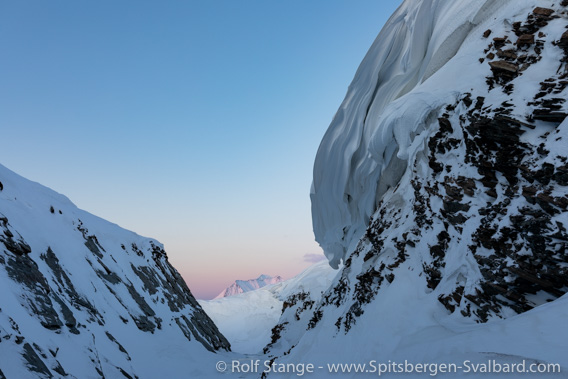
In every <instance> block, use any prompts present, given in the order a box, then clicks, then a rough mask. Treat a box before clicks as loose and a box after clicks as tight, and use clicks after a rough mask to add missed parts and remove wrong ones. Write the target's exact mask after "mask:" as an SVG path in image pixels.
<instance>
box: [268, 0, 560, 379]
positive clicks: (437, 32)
mask: <svg viewBox="0 0 568 379" xmlns="http://www.w3.org/2000/svg"><path fill="white" fill-rule="evenodd" d="M567 6H568V1H548V0H539V1H534V0H518V1H507V0H484V1H465V0H456V1H446V0H406V1H404V2H403V4H402V5H401V6H400V7H399V9H398V10H397V11H396V12H395V13H394V14H393V16H392V17H391V18H390V19H389V21H388V22H387V24H386V25H385V27H384V28H383V30H382V31H381V32H380V34H379V36H378V37H377V39H376V40H375V42H374V43H373V45H372V46H371V48H370V50H369V52H368V54H367V55H366V57H365V59H364V60H363V62H362V63H361V66H360V67H359V69H358V71H357V73H356V75H355V78H354V80H353V82H352V84H351V85H350V87H349V90H348V92H347V95H346V97H345V100H344V101H343V103H342V105H341V107H340V109H339V110H338V112H337V114H336V115H335V117H334V119H333V121H332V123H331V125H330V127H329V129H328V131H327V132H326V134H325V136H324V137H323V140H322V142H321V145H320V147H319V150H318V153H317V157H316V160H315V165H314V180H313V186H312V191H311V198H312V214H313V226H314V232H315V235H316V239H317V241H318V242H319V243H320V244H321V246H322V247H323V249H324V252H325V254H326V256H327V257H328V259H329V261H330V263H331V265H332V266H334V267H336V266H337V265H338V264H339V263H340V262H344V266H343V268H342V269H341V272H340V274H338V275H337V277H336V278H335V280H334V282H333V284H332V285H331V287H330V288H329V290H328V291H326V293H325V294H324V295H323V297H322V299H321V301H319V302H317V303H316V304H312V303H311V302H310V301H307V302H306V301H303V300H302V299H299V300H298V301H297V302H296V303H294V304H291V305H290V306H289V307H286V309H285V310H284V314H283V315H282V317H281V320H280V322H279V325H280V326H279V327H277V329H279V333H275V334H274V342H273V343H272V344H271V346H268V347H267V351H268V354H269V357H270V358H271V359H274V362H280V363H293V362H296V363H297V362H310V363H314V364H315V365H316V366H317V365H318V364H322V365H325V364H326V363H330V361H333V358H331V357H337V356H341V361H343V362H349V361H351V362H364V361H367V362H368V361H369V360H371V359H375V360H382V361H387V360H389V359H391V360H393V359H397V360H402V361H404V359H409V360H412V361H414V362H449V361H451V360H456V362H461V361H463V359H464V358H468V359H470V360H472V361H476V362H482V361H486V360H487V359H489V358H493V359H501V360H502V361H504V362H505V361H506V362H509V363H511V362H516V363H518V362H520V361H522V360H523V359H528V360H532V361H533V362H534V361H535V360H536V361H542V362H553V363H559V364H561V365H562V366H563V367H564V371H565V370H566V369H567V368H568V358H567V357H566V356H565V355H562V354H559V351H567V350H568V342H566V341H568V329H566V328H564V327H563V326H562V325H563V323H562V321H560V320H562V319H563V317H566V315H567V314H568V299H567V298H566V296H564V294H565V293H566V292H567V291H568V275H567V274H568V254H567V253H566V247H567V244H568V233H567V227H568V213H567V211H566V210H567V207H568V187H567V186H568V165H567V164H568V120H567V119H566V115H567V114H568V107H567V104H566V98H567V97H568V90H567V86H568V31H567V26H568V11H567ZM304 308H309V309H310V311H309V312H301V313H300V314H299V315H298V317H297V318H296V317H295V316H294V314H295V313H296V312H297V311H298V310H299V309H304ZM294 318H295V319H296V320H294ZM330 346H332V348H330ZM332 352H333V353H332ZM331 363H333V362H331ZM527 364H528V363H527ZM455 376H457V375H452V377H455ZM470 377H471V376H470ZM485 377H487V376H485Z"/></svg>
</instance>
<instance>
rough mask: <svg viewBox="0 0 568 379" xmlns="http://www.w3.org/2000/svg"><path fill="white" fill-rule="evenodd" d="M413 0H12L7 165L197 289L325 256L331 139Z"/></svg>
mask: <svg viewBox="0 0 568 379" xmlns="http://www.w3.org/2000/svg"><path fill="white" fill-rule="evenodd" d="M400 2H401V0H357V1H347V0H310V1H306V0H286V1H267V0H207V1H205V0H199V1H197V0H184V1H182V0H171V1H166V2H164V1H160V2H158V1H147V0H142V1H126V0H125V1H115V0H112V1H111V0H98V1H71V0H53V1H45V0H18V1H16V0H7V1H2V2H1V3H0V52H1V55H2V59H0V130H1V133H2V134H1V136H0V163H1V164H3V165H4V166H6V167H8V168H9V169H11V170H13V171H15V172H16V173H18V174H20V175H22V176H24V177H26V178H28V179H31V180H34V181H37V182H40V183H41V184H43V185H46V186H48V187H50V188H52V189H54V190H56V191H57V192H60V193H63V194H64V195H66V196H67V197H69V198H70V199H71V200H72V201H73V202H74V203H75V204H76V205H77V206H78V207H80V208H82V209H85V210H87V211H89V212H91V213H93V214H95V215H97V216H100V217H103V218H105V219H107V220H109V221H112V222H114V223H117V224H118V225H120V226H122V227H124V228H127V229H130V230H133V231H135V232H136V233H138V234H141V235H144V236H148V237H152V238H156V239H157V240H159V241H160V242H161V243H163V244H164V246H165V249H166V251H167V253H168V256H169V258H170V261H171V262H172V264H173V265H174V266H175V267H176V268H177V269H178V271H179V272H180V273H181V274H182V276H183V277H184V279H185V280H186V282H187V283H188V285H189V287H190V289H191V290H192V292H193V293H194V295H196V297H197V298H202V299H208V298H212V297H214V296H216V295H217V294H218V293H220V292H221V291H222V290H223V289H224V288H225V287H227V286H228V285H230V284H231V283H232V282H233V281H234V280H236V279H250V278H256V277H258V276H259V275H260V274H268V275H281V276H283V277H284V278H290V277H292V276H294V275H296V274H298V273H299V272H301V271H302V270H303V269H304V268H306V267H307V266H308V265H310V264H311V262H313V261H316V260H318V259H320V258H321V257H322V255H321V254H322V252H321V249H320V248H319V246H318V244H317V243H316V242H315V241H314V236H313V232H312V225H311V214H310V200H309V190H310V185H311V178H312V168H313V162H314V158H315V154H316V152H317V148H318V146H319V143H320V141H321V138H322V137H323V135H324V133H325V130H326V129H327V126H328V125H329V123H330V122H331V120H332V118H333V116H334V114H335V112H336V110H337V109H338V107H339V105H340V104H341V101H342V100H343V97H344V96H345V93H346V91H347V87H348V86H349V83H350V82H351V80H352V79H353V76H354V75H355V71H356V70H357V67H358V65H359V63H360V62H361V60H362V59H363V57H364V55H365V54H366V52H367V50H368V49H369V47H370V46H371V43H372V42H373V40H374V39H375V37H376V36H377V34H378V33H379V31H380V29H381V27H382V25H383V24H384V23H385V22H386V20H387V19H388V17H389V16H390V15H391V14H392V13H393V12H394V10H395V9H396V7H397V6H398V5H399V4H400Z"/></svg>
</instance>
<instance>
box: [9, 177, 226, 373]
mask: <svg viewBox="0 0 568 379" xmlns="http://www.w3.org/2000/svg"><path fill="white" fill-rule="evenodd" d="M0 287H1V288H2V303H1V304H0V341H1V343H0V377H1V378H4V377H7V378H36V377H64V376H69V377H77V378H84V377H140V378H151V377H158V376H160V375H166V376H169V377H176V376H178V377H179V375H180V373H181V372H184V371H185V372H192V371H193V372H194V373H196V374H198V373H199V370H200V369H198V367H199V366H197V364H196V362H199V364H202V363H203V362H204V361H205V362H207V361H211V362H212V364H213V363H214V362H215V361H216V358H215V354H213V352H215V351H218V350H222V351H225V350H228V349H229V343H228V342H227V341H226V339H225V338H224V337H223V336H222V335H221V334H220V333H219V331H218V330H217V328H216V326H215V325H214V324H213V322H212V321H211V320H210V319H209V317H207V315H206V314H205V313H204V312H203V310H202V309H201V307H200V305H199V304H198V303H197V301H196V300H195V299H194V297H193V296H192V295H191V292H190V291H189V289H188V288H187V286H186V285H185V282H184V281H183V279H182V278H181V276H180V275H179V274H178V272H177V271H176V270H175V269H174V268H173V267H172V266H171V265H170V264H169V263H168V260H167V256H166V253H165V251H164V250H163V248H162V245H161V244H160V243H159V242H157V241H155V240H153V239H149V238H145V237H141V236H139V235H137V234H135V233H132V232H130V231H127V230H124V229H122V228H120V227H118V226H117V225H115V224H112V223H109V222H107V221H105V220H103V219H100V218H98V217H96V216H93V215H91V214H89V213H87V212H85V211H82V210H80V209H78V208H77V207H75V205H73V204H72V203H71V202H70V201H69V199H67V198H66V197H64V196H62V195H60V194H57V193H55V192H54V191H52V190H50V189H48V188H46V187H43V186H41V185H39V184H37V183H34V182H30V181H28V180H26V179H24V178H22V177H20V176H18V175H16V174H15V173H13V172H11V171H10V170H8V169H6V168H5V167H3V166H0ZM156 361H159V362H160V365H156V364H155V362H156ZM211 367H212V366H211Z"/></svg>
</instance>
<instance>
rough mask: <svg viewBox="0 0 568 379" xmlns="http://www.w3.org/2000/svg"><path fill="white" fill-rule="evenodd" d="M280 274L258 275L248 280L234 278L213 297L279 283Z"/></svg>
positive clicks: (231, 294) (232, 294)
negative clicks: (234, 279)
mask: <svg viewBox="0 0 568 379" xmlns="http://www.w3.org/2000/svg"><path fill="white" fill-rule="evenodd" d="M282 280H283V279H282V277H281V276H279V275H278V276H270V275H264V274H263V275H260V276H259V277H258V278H256V279H249V280H236V281H235V282H234V283H233V284H231V285H230V286H229V287H227V288H225V289H224V290H223V291H221V293H220V294H219V295H217V296H216V297H215V299H219V298H221V297H227V296H234V295H237V294H239V293H244V292H249V291H254V290H257V289H259V288H262V287H264V286H268V285H270V284H276V283H280V282H281V281H282Z"/></svg>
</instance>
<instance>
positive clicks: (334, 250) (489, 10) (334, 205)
mask: <svg viewBox="0 0 568 379" xmlns="http://www.w3.org/2000/svg"><path fill="white" fill-rule="evenodd" d="M505 3H507V1H504V0H488V1H473V2H472V1H467V0H459V1H446V0H423V1H414V0H407V1H405V2H404V3H403V4H402V5H401V6H400V7H399V9H398V10H397V11H396V12H395V13H394V14H393V16H391V18H390V19H389V21H388V22H387V23H386V25H385V26H384V28H383V30H382V31H381V33H380V34H379V36H378V37H377V39H376V40H375V42H374V44H373V45H372V46H371V48H370V50H369V52H368V53H367V55H366V57H365V59H364V60H363V62H362V63H361V66H360V67H359V69H358V71H357V73H356V75H355V78H354V79H353V82H352V83H351V85H350V86H349V90H348V92H347V95H346V97H345V100H344V101H343V103H342V104H341V106H340V108H339V110H338V111H337V114H336V115H335V117H334V119H333V121H332V123H331V125H330V126H329V129H328V130H327V132H326V134H325V136H324V137H323V140H322V142H321V144H320V147H319V150H318V153H317V156H316V160H315V165H314V180H313V185H312V191H311V199H312V218H313V227H314V233H315V236H316V240H317V241H318V242H319V243H320V245H321V246H322V248H323V250H324V252H325V254H326V256H327V258H328V259H329V261H330V264H331V265H332V266H333V267H337V265H338V263H339V261H340V260H341V259H343V258H345V252H346V251H347V250H348V248H349V247H351V248H353V247H354V244H356V243H357V241H358V240H359V238H360V237H361V235H362V234H363V232H364V230H365V229H366V227H367V225H368V223H369V220H370V217H371V215H372V214H373V213H374V211H375V209H376V204H377V202H378V201H379V200H380V197H381V195H382V194H383V193H384V192H385V190H386V189H387V188H390V187H393V186H395V185H396V184H397V181H398V179H399V178H400V177H401V176H402V174H403V173H404V171H405V170H406V166H407V162H408V156H407V155H408V148H409V147H410V146H411V145H412V143H413V139H414V136H415V135H416V133H417V131H418V130H419V129H420V128H421V127H423V126H424V123H425V119H424V116H428V114H432V115H434V117H435V113H436V112H435V110H436V107H437V106H439V105H440V104H441V103H442V99H440V98H438V97H440V96H441V97H442V98H443V99H447V97H448V96H451V94H449V93H447V92H448V91H447V90H446V91H445V92H446V93H443V92H444V91H440V92H438V93H436V94H432V93H427V92H423V93H422V94H418V93H414V94H413V95H412V99H411V100H410V101H406V100H403V101H402V102H398V103H393V102H394V101H395V100H396V99H399V98H401V97H403V96H404V95H405V94H407V93H409V92H410V91H411V90H412V89H414V88H415V87H417V86H418V85H419V84H421V83H422V82H424V81H425V80H426V79H428V78H429V77H430V76H431V75H433V74H434V73H435V72H437V71H438V70H439V69H440V68H441V67H442V66H443V65H444V64H445V63H446V62H447V61H448V60H449V59H451V58H452V57H453V56H454V55H455V53H456V52H457V51H458V49H459V47H460V46H461V45H462V42H463V41H464V39H465V38H466V37H467V36H468V34H469V32H470V31H471V29H473V28H474V27H475V26H476V25H477V24H479V23H480V22H481V21H483V20H485V19H486V18H487V17H488V16H489V15H491V14H493V13H494V12H495V11H496V10H497V9H498V8H499V7H500V6H502V5H503V4H505ZM445 84H450V83H445ZM414 106H417V107H418V108H417V109H415V108H414ZM392 121H395V122H394V123H393V122H392Z"/></svg>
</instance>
